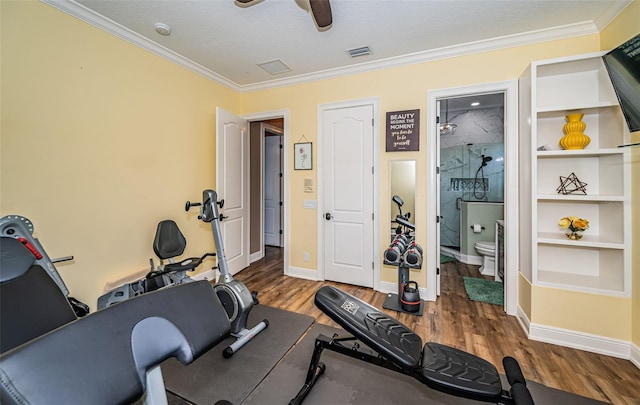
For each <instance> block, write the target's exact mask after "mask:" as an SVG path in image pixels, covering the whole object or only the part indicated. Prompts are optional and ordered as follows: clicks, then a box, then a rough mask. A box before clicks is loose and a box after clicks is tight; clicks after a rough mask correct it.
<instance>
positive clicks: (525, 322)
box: [516, 305, 531, 336]
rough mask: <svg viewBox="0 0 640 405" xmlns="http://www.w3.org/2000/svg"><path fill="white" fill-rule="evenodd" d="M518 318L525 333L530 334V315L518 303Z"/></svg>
mask: <svg viewBox="0 0 640 405" xmlns="http://www.w3.org/2000/svg"><path fill="white" fill-rule="evenodd" d="M516 319H517V320H518V323H519V324H520V326H521V327H522V330H524V333H526V334H527V336H529V329H530V328H531V320H529V317H528V316H527V314H526V313H525V312H524V310H523V309H522V308H521V307H520V305H518V309H517V313H516Z"/></svg>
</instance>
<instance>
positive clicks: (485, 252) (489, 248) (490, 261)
mask: <svg viewBox="0 0 640 405" xmlns="http://www.w3.org/2000/svg"><path fill="white" fill-rule="evenodd" d="M475 248H476V251H477V252H478V253H480V254H481V255H482V257H483V261H482V266H481V267H480V274H482V275H485V276H493V275H495V272H496V243H495V242H493V241H491V242H484V241H479V242H476V243H475Z"/></svg>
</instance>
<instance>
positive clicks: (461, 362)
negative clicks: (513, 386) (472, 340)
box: [422, 342, 502, 399]
mask: <svg viewBox="0 0 640 405" xmlns="http://www.w3.org/2000/svg"><path fill="white" fill-rule="evenodd" d="M422 375H423V376H424V378H425V379H426V380H427V381H428V382H431V383H434V384H437V385H438V386H439V387H440V388H439V389H440V390H441V391H445V392H450V393H459V392H460V391H465V392H467V393H469V394H471V397H473V398H478V397H485V398H487V399H492V398H499V397H500V394H501V392H502V382H501V381H500V376H499V375H498V370H497V369H496V367H495V366H494V365H493V364H491V363H489V362H488V361H486V360H484V359H481V358H480V357H477V356H474V355H472V354H470V353H467V352H463V351H462V350H458V349H456V348H454V347H451V346H445V345H441V344H438V343H433V342H429V343H427V344H426V345H425V346H424V350H423V351H422ZM430 385H431V384H430Z"/></svg>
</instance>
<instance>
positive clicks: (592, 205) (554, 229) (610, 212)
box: [521, 53, 631, 296]
mask: <svg viewBox="0 0 640 405" xmlns="http://www.w3.org/2000/svg"><path fill="white" fill-rule="evenodd" d="M529 75H530V76H529ZM527 76H529V77H525V78H523V79H524V80H521V86H525V87H526V88H525V89H521V90H524V91H521V95H522V96H523V97H530V99H528V100H525V101H524V103H523V104H524V105H526V106H530V108H531V111H530V114H531V115H530V120H531V124H530V126H531V134H530V135H531V151H532V152H531V160H530V161H531V182H532V183H531V184H532V188H531V193H530V196H531V200H532V202H531V206H530V209H531V217H532V228H533V229H532V230H533V235H532V238H531V242H532V252H531V261H532V278H533V283H534V284H535V285H547V286H552V287H557V288H562V289H569V290H577V291H586V292H593V293H598V294H607V295H620V296H628V295H629V294H630V281H631V277H630V274H631V228H630V218H631V208H630V188H631V183H630V167H629V166H630V158H629V150H628V148H620V147H619V146H620V145H623V144H625V143H628V142H629V132H628V131H627V130H626V127H625V124H624V122H625V121H624V118H623V116H622V111H621V110H620V107H619V105H618V100H617V98H616V95H615V93H614V90H613V87H612V85H611V82H610V80H609V76H608V74H607V71H606V68H605V66H604V63H603V62H602V53H595V54H589V55H581V56H574V57H566V58H559V59H553V60H545V61H538V62H534V63H532V65H531V67H530V69H529V70H528V73H527ZM575 112H580V113H583V114H584V117H583V119H582V121H583V122H584V123H585V124H587V128H586V130H585V131H584V133H585V134H587V135H588V136H589V137H590V138H591V143H590V144H589V145H588V146H587V147H586V148H585V149H584V150H562V148H561V147H560V145H559V144H558V141H559V140H560V138H561V137H562V136H563V135H564V134H563V131H562V128H563V126H564V124H565V123H566V121H565V116H566V115H567V114H570V113H575ZM540 147H543V149H545V150H539V149H540ZM571 173H574V174H575V175H576V176H577V178H578V179H579V180H580V181H581V182H583V183H586V184H587V185H586V195H583V194H582V193H574V194H566V195H565V194H559V193H558V192H557V188H558V186H559V185H560V181H561V179H560V176H563V177H567V176H569V175H570V174H571ZM566 216H578V217H581V218H586V219H588V220H589V223H590V228H589V229H588V230H587V231H586V232H584V237H583V238H582V239H580V240H571V239H569V238H567V237H566V236H565V230H563V229H561V228H560V227H559V226H558V221H559V220H560V219H561V218H563V217H566Z"/></svg>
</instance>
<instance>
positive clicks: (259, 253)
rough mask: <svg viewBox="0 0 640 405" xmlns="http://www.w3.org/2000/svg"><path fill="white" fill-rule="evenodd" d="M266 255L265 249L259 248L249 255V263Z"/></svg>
mask: <svg viewBox="0 0 640 405" xmlns="http://www.w3.org/2000/svg"><path fill="white" fill-rule="evenodd" d="M263 257H264V250H258V251H257V252H254V253H251V254H250V255H249V263H253V262H256V261H258V260H260V259H262V258H263Z"/></svg>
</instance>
